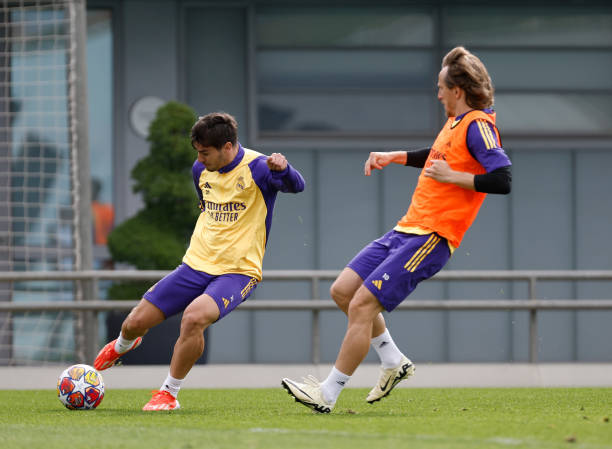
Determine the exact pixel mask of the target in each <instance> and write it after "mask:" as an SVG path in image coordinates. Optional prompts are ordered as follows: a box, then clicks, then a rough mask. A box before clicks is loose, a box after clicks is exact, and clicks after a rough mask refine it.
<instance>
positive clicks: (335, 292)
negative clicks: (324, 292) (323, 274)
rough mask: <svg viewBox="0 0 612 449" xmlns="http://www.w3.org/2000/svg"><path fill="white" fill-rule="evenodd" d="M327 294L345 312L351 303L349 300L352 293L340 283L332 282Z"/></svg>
mask: <svg viewBox="0 0 612 449" xmlns="http://www.w3.org/2000/svg"><path fill="white" fill-rule="evenodd" d="M329 294H330V295H331V297H332V299H333V300H334V301H335V302H336V304H338V307H340V308H341V309H342V310H346V309H347V308H348V305H349V303H350V302H351V298H352V297H353V292H351V291H350V290H349V289H348V288H346V286H345V285H344V284H343V283H342V282H338V281H336V282H334V283H333V284H332V286H331V287H330V289H329Z"/></svg>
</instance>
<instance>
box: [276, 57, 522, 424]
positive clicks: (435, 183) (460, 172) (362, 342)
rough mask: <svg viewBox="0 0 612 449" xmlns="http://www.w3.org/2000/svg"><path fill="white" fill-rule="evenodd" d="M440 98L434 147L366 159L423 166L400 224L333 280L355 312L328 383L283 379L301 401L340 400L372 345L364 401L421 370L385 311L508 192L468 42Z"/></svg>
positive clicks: (342, 304)
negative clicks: (488, 201)
mask: <svg viewBox="0 0 612 449" xmlns="http://www.w3.org/2000/svg"><path fill="white" fill-rule="evenodd" d="M438 100H439V101H440V102H441V103H442V105H443V106H444V109H445V112H446V115H447V116H448V120H447V121H446V123H445V124H444V127H443V128H442V130H441V131H440V133H439V134H438V137H437V138H436V140H435V141H434V143H433V145H432V147H431V148H427V149H422V150H415V151H390V152H374V153H370V155H369V157H368V159H367V160H366V162H365V169H364V172H365V175H366V176H370V174H371V173H372V170H375V169H379V170H380V169H382V168H384V167H385V166H387V165H388V164H390V163H396V164H404V165H409V166H413V167H422V168H423V169H422V171H421V174H420V176H419V180H418V183H417V186H416V189H415V191H414V193H413V196H412V201H411V203H410V206H409V208H408V211H407V212H406V214H405V215H404V216H403V217H402V219H401V220H399V222H398V223H397V226H395V227H394V228H393V229H392V230H391V231H389V232H387V233H386V234H385V235H383V236H382V237H380V238H379V239H377V240H374V241H373V242H371V243H370V244H369V245H367V246H366V247H365V248H363V249H362V250H361V252H359V253H358V254H357V255H356V256H355V258H353V260H351V261H350V262H349V264H348V265H347V267H346V268H345V269H344V270H343V271H342V272H341V273H340V275H339V276H338V278H337V279H336V281H335V282H334V283H333V285H332V287H331V296H332V298H333V299H334V301H335V302H336V303H337V305H338V307H339V308H340V309H341V310H342V311H344V312H345V313H346V314H347V315H348V327H347V330H346V334H345V336H344V340H343V342H342V345H341V347H340V352H339V354H338V357H337V359H336V362H335V365H334V367H333V368H332V370H331V372H330V373H329V376H328V377H327V378H326V379H325V380H324V381H323V382H319V381H318V380H317V379H315V378H314V377H312V376H309V377H308V378H306V379H304V382H296V381H293V380H291V379H287V378H284V379H283V380H282V385H283V387H284V388H285V389H286V390H287V391H288V392H289V394H291V395H292V396H293V397H294V398H295V399H296V401H298V402H300V403H302V404H303V405H305V406H307V407H310V408H312V409H313V410H315V411H317V412H320V413H329V412H330V411H331V410H332V409H333V407H334V405H335V403H336V400H337V398H338V396H339V395H340V392H341V391H342V389H343V388H344V387H345V385H346V384H347V382H348V381H349V379H350V377H351V375H352V374H353V372H354V371H355V370H356V369H357V367H358V366H359V364H360V363H361V362H362V361H363V359H364V358H365V356H366V355H367V353H368V350H369V347H370V345H371V346H372V347H373V348H374V349H375V351H376V352H377V354H378V356H379V358H380V360H381V365H382V366H381V372H380V377H379V379H378V382H377V383H376V385H375V386H374V388H372V390H371V391H370V392H369V394H368V395H367V397H366V401H367V402H369V403H374V402H376V401H379V400H380V399H382V398H383V397H385V396H387V395H388V394H389V393H390V392H391V390H392V389H393V388H394V387H395V386H396V385H397V384H398V383H399V382H400V381H401V380H402V379H405V378H408V377H409V376H411V375H412V374H413V373H414V365H413V363H412V362H411V361H410V359H409V358H408V357H406V356H405V355H404V354H403V353H402V352H401V351H400V350H399V349H398V347H397V346H396V344H395V343H394V341H393V339H392V338H391V335H390V334H389V330H388V329H387V328H386V326H385V320H384V318H383V316H382V314H381V312H382V311H383V310H386V311H388V312H391V311H392V310H393V309H394V308H395V307H397V305H398V304H400V303H401V302H402V301H403V300H404V299H405V298H406V297H407V296H408V295H409V294H410V293H411V292H412V291H413V290H414V289H415V288H416V286H417V284H418V283H419V282H421V281H422V280H424V279H428V278H430V277H432V276H433V275H434V274H436V273H437V272H438V271H439V270H440V269H441V268H442V267H443V266H444V265H445V264H446V262H447V261H448V259H449V258H450V256H451V254H452V252H453V251H454V250H455V249H456V248H457V247H458V246H459V244H460V243H461V239H462V238H463V235H464V233H465V232H466V230H467V229H468V228H469V227H470V225H471V224H472V222H473V221H474V219H475V218H476V215H477V213H478V210H479V208H480V206H481V204H482V202H483V200H484V198H485V196H486V194H487V193H500V194H507V193H509V192H510V187H511V172H510V166H511V163H510V160H509V159H508V157H507V155H506V154H505V152H504V150H503V149H502V147H501V142H500V137H499V133H498V131H497V128H496V126H495V113H494V112H493V110H492V109H491V107H492V106H493V86H492V83H491V78H490V77H489V74H488V72H487V69H486V68H485V66H484V65H483V64H482V62H481V61H480V60H479V59H478V58H477V57H476V56H474V55H473V54H472V53H470V52H469V51H467V50H466V49H465V48H463V47H457V48H454V49H452V50H451V51H450V52H449V53H448V54H447V55H446V56H445V57H444V59H443V61H442V70H441V71H440V73H439V75H438Z"/></svg>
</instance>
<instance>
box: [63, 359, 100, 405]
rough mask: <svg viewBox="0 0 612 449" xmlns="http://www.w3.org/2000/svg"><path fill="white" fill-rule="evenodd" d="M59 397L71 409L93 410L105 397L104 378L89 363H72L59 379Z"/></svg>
mask: <svg viewBox="0 0 612 449" xmlns="http://www.w3.org/2000/svg"><path fill="white" fill-rule="evenodd" d="M57 397H58V398H59V400H60V402H61V403H62V404H64V405H65V406H66V408H69V409H70V410H92V409H94V408H96V407H97V406H98V405H100V402H102V399H104V380H102V376H101V375H100V373H99V372H97V371H96V370H95V369H94V368H93V367H91V366H89V365H82V364H80V365H72V366H70V367H68V368H66V369H65V370H64V372H63V373H62V374H60V377H59V378H58V379H57Z"/></svg>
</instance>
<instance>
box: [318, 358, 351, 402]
mask: <svg viewBox="0 0 612 449" xmlns="http://www.w3.org/2000/svg"><path fill="white" fill-rule="evenodd" d="M350 378H351V376H349V375H347V374H344V373H343V372H340V371H338V370H337V369H336V367H335V366H334V367H333V368H332V370H331V372H330V373H329V376H327V379H325V380H324V381H323V382H321V392H322V393H323V399H325V400H326V401H327V402H330V403H332V404H335V403H336V400H337V399H338V396H340V392H341V391H342V389H343V388H344V387H345V386H346V384H347V382H348V381H349V379H350Z"/></svg>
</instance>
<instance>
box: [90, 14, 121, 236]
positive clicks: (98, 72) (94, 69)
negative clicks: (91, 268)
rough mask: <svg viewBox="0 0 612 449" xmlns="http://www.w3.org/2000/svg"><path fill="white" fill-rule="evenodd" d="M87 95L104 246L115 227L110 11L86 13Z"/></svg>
mask: <svg viewBox="0 0 612 449" xmlns="http://www.w3.org/2000/svg"><path fill="white" fill-rule="evenodd" d="M87 96H88V98H87V99H88V103H89V153H90V159H91V167H92V169H91V182H92V185H91V194H92V198H91V201H92V203H91V204H92V219H93V226H94V228H93V238H94V244H95V245H98V246H105V245H106V241H107V236H108V234H109V232H110V231H111V229H112V227H113V224H114V215H115V213H114V207H113V170H112V167H113V157H112V154H113V113H112V105H113V35H112V21H111V12H110V11H108V10H89V11H87Z"/></svg>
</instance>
